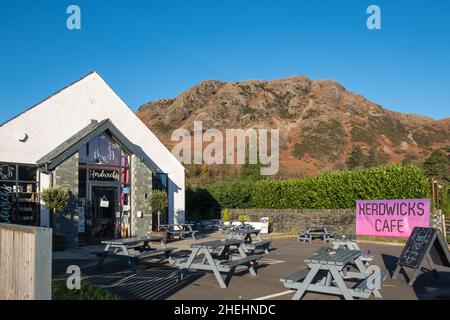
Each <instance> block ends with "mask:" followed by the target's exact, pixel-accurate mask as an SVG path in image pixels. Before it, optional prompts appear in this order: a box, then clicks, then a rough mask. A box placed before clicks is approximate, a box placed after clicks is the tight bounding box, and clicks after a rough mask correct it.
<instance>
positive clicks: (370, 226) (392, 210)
mask: <svg viewBox="0 0 450 320" xmlns="http://www.w3.org/2000/svg"><path fill="white" fill-rule="evenodd" d="M429 225H430V199H403V200H356V235H359V236H377V237H395V238H408V237H409V235H410V234H411V232H412V230H413V229H414V227H429Z"/></svg>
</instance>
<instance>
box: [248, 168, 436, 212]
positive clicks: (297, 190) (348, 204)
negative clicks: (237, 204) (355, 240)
mask: <svg viewBox="0 0 450 320" xmlns="http://www.w3.org/2000/svg"><path fill="white" fill-rule="evenodd" d="M429 197H430V195H429V183H428V180H427V178H426V177H425V175H424V174H423V171H422V169H421V168H419V167H417V166H414V165H398V164H396V165H391V166H382V167H377V168H370V169H360V170H353V171H343V172H342V171H341V172H331V173H323V174H320V175H317V176H314V177H307V178H304V179H288V180H261V181H258V182H256V183H255V186H254V189H253V194H252V202H253V204H254V206H255V207H256V208H277V209H281V208H309V209H333V208H335V209H338V208H353V207H355V200H358V199H359V200H363V199H365V200H375V199H408V198H429Z"/></svg>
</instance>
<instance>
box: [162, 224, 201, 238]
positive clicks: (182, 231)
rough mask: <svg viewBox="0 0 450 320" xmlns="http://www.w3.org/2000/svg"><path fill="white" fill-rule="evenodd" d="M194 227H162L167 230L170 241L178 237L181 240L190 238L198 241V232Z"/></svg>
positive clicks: (176, 225) (188, 225) (172, 225)
mask: <svg viewBox="0 0 450 320" xmlns="http://www.w3.org/2000/svg"><path fill="white" fill-rule="evenodd" d="M193 227H194V225H193V224H190V223H182V224H162V225H161V226H160V228H161V229H163V230H167V235H168V236H167V237H168V240H169V241H170V240H173V239H174V238H175V237H176V236H177V237H179V239H180V240H181V239H183V238H184V237H185V236H190V237H192V239H193V240H196V239H195V235H196V233H197V232H198V231H197V230H194V229H193Z"/></svg>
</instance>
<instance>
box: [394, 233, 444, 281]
mask: <svg viewBox="0 0 450 320" xmlns="http://www.w3.org/2000/svg"><path fill="white" fill-rule="evenodd" d="M425 262H427V263H428V264H429V265H430V267H431V269H430V270H432V271H435V268H434V265H442V266H445V267H450V252H449V250H448V247H447V244H446V241H445V239H444V237H443V236H442V233H441V232H440V231H439V230H438V229H434V228H424V227H415V228H414V229H413V231H412V233H411V236H410V237H409V238H408V241H407V242H406V245H405V247H404V248H403V251H402V253H401V255H400V258H399V260H398V263H397V268H396V270H395V272H394V275H393V277H392V278H393V279H395V278H396V277H397V276H398V274H399V272H400V269H401V268H402V267H408V268H412V269H415V272H414V275H413V276H412V278H411V280H410V282H409V284H410V285H412V284H413V283H414V281H415V279H416V278H417V276H418V274H419V272H420V271H421V269H422V267H423V266H424V265H425Z"/></svg>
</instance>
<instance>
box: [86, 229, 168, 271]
mask: <svg viewBox="0 0 450 320" xmlns="http://www.w3.org/2000/svg"><path fill="white" fill-rule="evenodd" d="M150 242H160V247H159V248H158V249H156V248H152V247H151V246H150ZM101 243H102V244H104V245H105V248H104V249H103V251H101V252H94V253H95V254H96V255H97V256H98V258H99V261H98V268H99V269H101V268H102V266H103V262H104V261H105V259H106V258H114V259H123V260H126V261H127V262H128V265H129V266H130V267H131V268H132V269H133V271H134V272H137V264H138V262H139V259H142V258H147V257H153V256H158V255H164V256H165V258H167V259H168V260H169V262H171V261H172V260H171V254H172V249H171V248H167V247H166V245H165V243H164V238H163V237H155V236H153V237H135V238H125V239H112V240H104V241H102V242H101Z"/></svg>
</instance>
